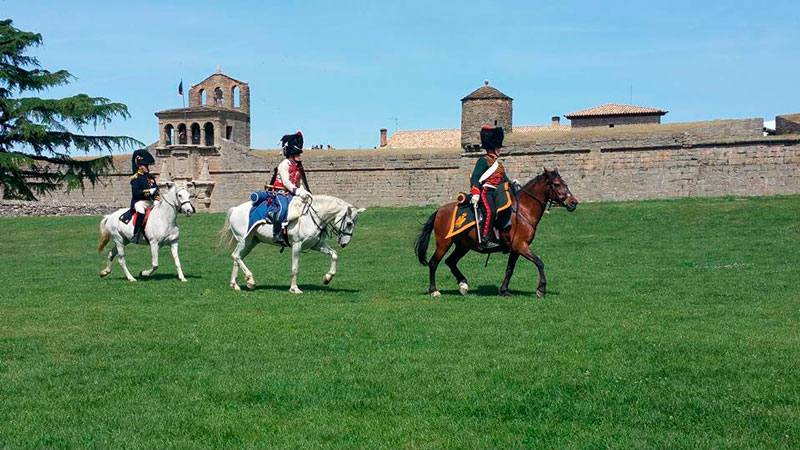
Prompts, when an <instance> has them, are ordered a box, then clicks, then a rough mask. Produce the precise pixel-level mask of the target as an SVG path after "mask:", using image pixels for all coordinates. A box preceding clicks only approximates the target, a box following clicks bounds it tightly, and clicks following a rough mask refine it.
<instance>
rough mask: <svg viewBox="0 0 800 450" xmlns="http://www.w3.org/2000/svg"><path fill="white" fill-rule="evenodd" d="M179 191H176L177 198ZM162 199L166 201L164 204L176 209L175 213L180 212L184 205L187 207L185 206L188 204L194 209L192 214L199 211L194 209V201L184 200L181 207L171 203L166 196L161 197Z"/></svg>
mask: <svg viewBox="0 0 800 450" xmlns="http://www.w3.org/2000/svg"><path fill="white" fill-rule="evenodd" d="M179 190H180V189H178V190H176V191H175V198H178V191H179ZM161 199H162V200H163V201H164V203H166V204H168V205H169V206H172V207H173V208H175V211H179V210H180V208H182V207H183V205H185V204H187V203H188V204H189V206H191V207H192V213H195V212H197V210H196V209H195V208H194V205H193V204H192V201H191V200H184V201H182V202H181V204H180V205H174V204H172V203H170V201H169V200H167V197H166V196H163V197H161Z"/></svg>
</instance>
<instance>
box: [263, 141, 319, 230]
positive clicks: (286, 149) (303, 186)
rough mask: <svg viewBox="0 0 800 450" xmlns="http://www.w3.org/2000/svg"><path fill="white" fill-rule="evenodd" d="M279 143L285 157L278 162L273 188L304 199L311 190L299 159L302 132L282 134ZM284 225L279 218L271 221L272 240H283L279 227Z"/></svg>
mask: <svg viewBox="0 0 800 450" xmlns="http://www.w3.org/2000/svg"><path fill="white" fill-rule="evenodd" d="M281 145H282V146H283V155H284V156H285V157H286V159H284V160H283V161H281V163H280V164H278V168H277V175H276V177H275V181H274V182H273V188H274V189H275V191H277V192H285V193H289V194H292V195H297V196H299V197H300V198H302V199H304V200H305V199H307V198H309V197H310V196H311V192H310V190H309V188H308V181H307V180H306V176H305V172H304V171H303V162H302V161H301V159H300V154H301V153H303V133H301V132H300V131H298V132H297V133H295V134H287V135H285V136H283V137H282V138H281ZM284 226H286V224H285V223H282V222H280V221H279V220H273V221H272V240H273V241H275V242H283V236H282V235H281V229H282V227H284Z"/></svg>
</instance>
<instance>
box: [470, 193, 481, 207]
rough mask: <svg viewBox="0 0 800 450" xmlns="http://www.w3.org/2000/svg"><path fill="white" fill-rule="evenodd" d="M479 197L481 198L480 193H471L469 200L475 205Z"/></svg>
mask: <svg viewBox="0 0 800 450" xmlns="http://www.w3.org/2000/svg"><path fill="white" fill-rule="evenodd" d="M480 199H481V196H480V195H478V194H472V197H470V199H469V202H470V203H472V204H473V205H477V204H478V200H480Z"/></svg>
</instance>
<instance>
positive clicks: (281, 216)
mask: <svg viewBox="0 0 800 450" xmlns="http://www.w3.org/2000/svg"><path fill="white" fill-rule="evenodd" d="M292 198H294V196H293V195H288V194H277V193H275V192H270V191H256V192H253V193H252V194H250V202H252V206H250V221H249V222H248V224H247V234H250V232H251V231H253V227H255V226H256V225H260V224H262V223H274V222H275V221H278V222H285V221H286V216H287V215H288V214H289V203H290V202H291V201H292Z"/></svg>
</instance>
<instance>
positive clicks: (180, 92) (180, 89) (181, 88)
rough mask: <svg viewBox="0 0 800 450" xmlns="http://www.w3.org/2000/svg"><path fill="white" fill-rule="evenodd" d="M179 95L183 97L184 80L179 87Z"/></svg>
mask: <svg viewBox="0 0 800 450" xmlns="http://www.w3.org/2000/svg"><path fill="white" fill-rule="evenodd" d="M178 95H183V80H181V84H179V85H178Z"/></svg>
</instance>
